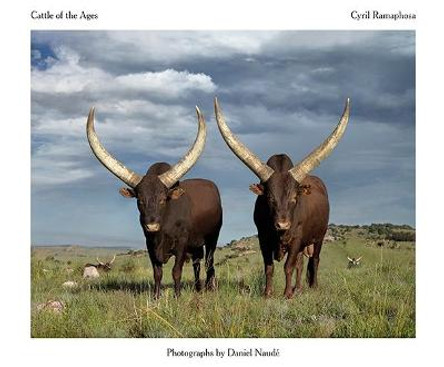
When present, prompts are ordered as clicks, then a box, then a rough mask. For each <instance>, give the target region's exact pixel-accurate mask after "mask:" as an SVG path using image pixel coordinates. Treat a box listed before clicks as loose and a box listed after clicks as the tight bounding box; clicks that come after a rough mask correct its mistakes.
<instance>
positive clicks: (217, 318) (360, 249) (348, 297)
mask: <svg viewBox="0 0 444 367" xmlns="http://www.w3.org/2000/svg"><path fill="white" fill-rule="evenodd" d="M254 249H255V250H256V253H253V254H249V255H247V256H240V257H232V256H233V254H234V253H236V252H235V251H234V250H233V249H232V248H223V249H219V250H218V251H217V252H216V262H220V264H219V265H218V266H217V267H216V275H217V278H218V288H217V290H216V291H214V292H202V293H195V292H194V290H193V286H192V284H193V271H192V266H191V264H190V263H187V264H185V267H184V273H183V277H182V284H183V291H182V295H181V297H180V298H179V299H176V298H175V297H174V291H173V288H172V279H171V267H172V264H173V261H172V260H170V262H169V263H168V264H167V265H166V266H165V269H164V277H163V290H162V296H161V298H160V299H159V300H154V299H153V297H152V288H153V279H152V270H151V266H150V265H149V261H148V257H147V256H146V255H144V256H138V257H135V256H130V255H124V254H125V253H126V252H127V250H117V252H118V253H119V252H120V254H119V255H118V256H117V258H116V260H115V263H114V264H115V267H114V269H113V270H112V271H111V272H109V273H108V274H106V275H104V276H102V277H101V278H100V279H98V280H95V281H84V280H83V279H82V266H83V265H84V264H85V263H86V262H89V261H92V262H94V260H95V257H96V256H97V255H99V257H100V258H101V260H103V259H102V258H104V259H107V258H111V257H112V255H113V254H114V253H115V252H116V251H115V250H112V249H87V248H80V247H74V248H72V247H66V248H63V247H57V248H33V251H32V264H31V266H32V268H31V270H32V271H31V275H32V282H31V298H32V299H31V305H32V310H31V312H32V315H31V316H32V317H31V335H32V337H37V338H59V337H62V338H76V337H100V338H103V337H149V338H157V337H159V338H163V337H174V338H176V337H188V338H194V337H214V338H228V337H233V338H240V337H242V338H256V337H259V338H262V337H270V338H273V337H281V338H299V337H307V338H309V337H310V338H311V337H316V338H323V337H341V338H342V337H355V338H360V337H363V338H367V337H383V338H384V337H415V252H414V245H412V244H402V245H401V246H400V247H399V248H396V249H390V248H378V247H368V246H366V242H365V240H364V239H361V238H359V237H358V236H351V237H350V238H348V239H347V240H345V243H344V241H343V240H341V241H337V242H333V243H327V244H325V245H324V247H323V249H322V252H321V262H320V265H319V288H318V289H316V290H313V289H308V288H307V286H306V285H305V286H304V291H303V292H302V293H301V294H299V295H296V296H295V297H294V298H293V299H291V300H286V299H284V298H283V291H284V274H283V263H282V262H281V263H275V275H274V294H273V296H272V297H271V298H270V299H264V298H263V297H262V294H261V293H262V289H263V286H264V275H263V264H262V258H261V255H260V252H259V251H258V247H257V243H255V245H254ZM348 255H349V256H361V255H362V256H363V259H362V264H361V266H360V267H359V268H353V269H347V256H348ZM67 262H69V264H67ZM305 266H306V261H305V264H304V278H305ZM68 267H69V268H72V269H73V270H74V271H73V272H72V273H68V272H67V270H66V269H67V268H68ZM44 269H45V271H44ZM201 275H202V278H204V273H203V272H202V274H201ZM67 280H75V281H76V282H77V283H78V284H79V286H78V288H77V289H73V290H67V289H64V288H63V287H62V284H63V282H65V281H67ZM49 300H58V301H61V302H63V304H64V306H65V308H64V310H63V312H61V313H59V314H57V313H54V312H51V311H48V310H38V308H37V305H38V304H40V303H44V302H47V301H49Z"/></svg>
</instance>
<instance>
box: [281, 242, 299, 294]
mask: <svg viewBox="0 0 444 367" xmlns="http://www.w3.org/2000/svg"><path fill="white" fill-rule="evenodd" d="M294 248H295V247H294V246H292V247H291V248H290V251H289V252H288V255H287V261H286V262H285V266H284V271H285V291H284V296H285V297H286V298H288V299H290V298H291V297H293V290H294V288H293V287H292V285H291V280H292V278H293V271H294V269H295V268H296V263H297V261H298V252H296V251H295V250H294Z"/></svg>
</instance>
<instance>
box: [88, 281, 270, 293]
mask: <svg viewBox="0 0 444 367" xmlns="http://www.w3.org/2000/svg"><path fill="white" fill-rule="evenodd" d="M262 283H263V282H261V281H260V280H259V279H254V280H253V281H252V282H248V283H247V282H246V281H245V280H244V279H240V280H227V279H216V284H217V285H216V290H215V292H218V291H219V290H221V289H230V290H233V291H234V293H238V294H242V295H250V296H261V294H262V287H263V285H262ZM201 284H202V291H201V292H200V293H203V292H206V291H207V290H206V289H205V286H204V284H205V282H204V281H201ZM181 286H182V291H183V292H190V293H191V292H195V286H194V281H193V280H185V281H182V282H181ZM89 287H90V289H94V290H98V291H102V292H112V291H127V292H132V293H135V294H141V293H152V292H153V290H154V282H153V281H144V280H140V281H135V280H124V279H107V280H105V281H102V282H99V283H96V284H90V285H89ZM161 289H162V290H165V289H171V290H173V289H174V283H173V282H167V283H163V284H162V287H161ZM196 293H197V292H196Z"/></svg>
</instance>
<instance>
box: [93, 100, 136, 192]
mask: <svg viewBox="0 0 444 367" xmlns="http://www.w3.org/2000/svg"><path fill="white" fill-rule="evenodd" d="M94 112H95V108H94V107H92V108H91V109H90V111H89V115H88V121H87V123H86V136H87V138H88V143H89V146H90V147H91V149H92V151H93V153H94V155H95V156H96V157H97V159H98V160H99V161H100V163H102V164H103V165H104V166H105V167H106V168H107V169H108V170H109V171H110V172H111V173H112V174H113V175H115V176H117V178H119V179H120V180H122V181H123V182H125V184H127V185H128V186H130V187H132V188H135V187H136V186H137V184H138V183H139V182H140V181H141V180H142V177H141V176H139V175H138V174H137V173H135V172H133V171H131V170H130V169H129V168H126V167H125V166H124V165H123V164H122V163H120V162H119V161H118V160H117V159H116V158H114V157H113V156H112V155H111V154H109V153H108V152H107V151H106V149H105V148H104V147H103V145H102V144H101V143H100V141H99V138H98V137H97V134H96V130H95V129H94Z"/></svg>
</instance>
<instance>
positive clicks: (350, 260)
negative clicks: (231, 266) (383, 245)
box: [347, 256, 362, 269]
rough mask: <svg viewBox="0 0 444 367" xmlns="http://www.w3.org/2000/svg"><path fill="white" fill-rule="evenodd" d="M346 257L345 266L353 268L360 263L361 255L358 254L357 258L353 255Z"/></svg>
mask: <svg viewBox="0 0 444 367" xmlns="http://www.w3.org/2000/svg"><path fill="white" fill-rule="evenodd" d="M347 259H348V266H347V267H348V268H349V269H350V268H354V267H356V266H359V265H361V259H362V256H360V257H358V258H355V257H352V258H350V257H348V256H347Z"/></svg>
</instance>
